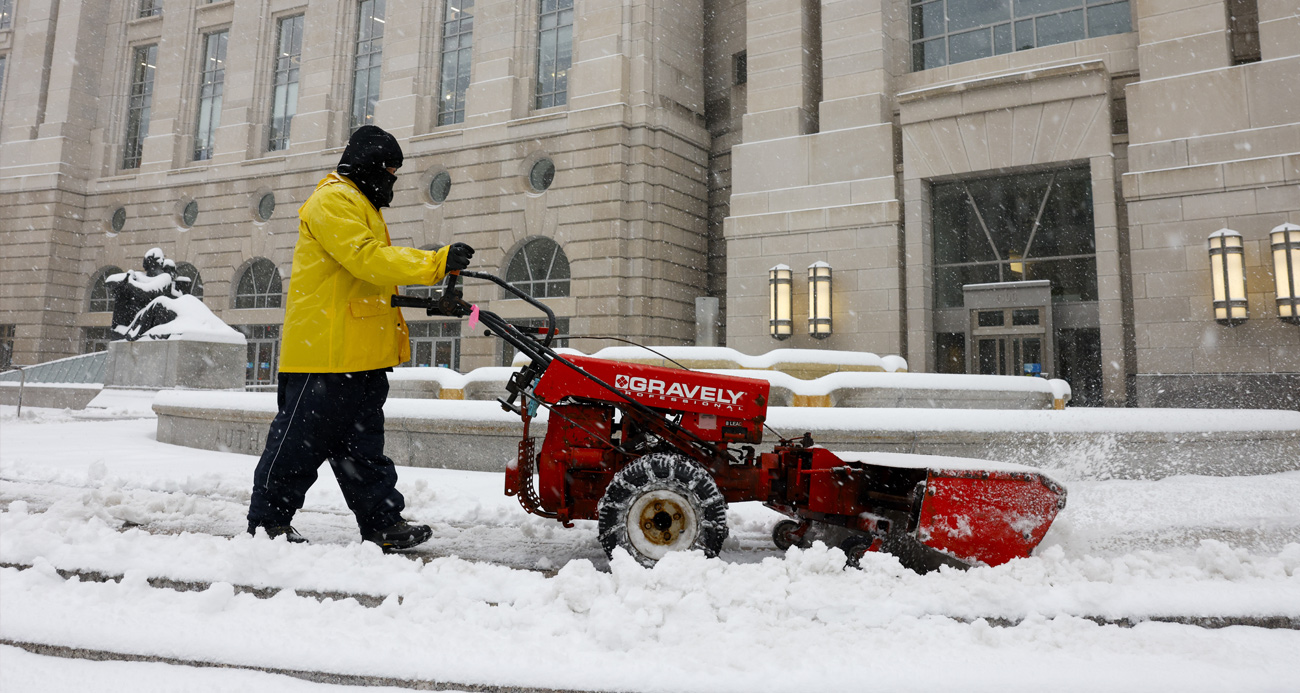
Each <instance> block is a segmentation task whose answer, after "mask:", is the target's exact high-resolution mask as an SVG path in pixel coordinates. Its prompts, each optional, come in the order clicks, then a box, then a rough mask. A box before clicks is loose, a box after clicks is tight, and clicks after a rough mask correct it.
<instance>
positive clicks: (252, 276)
mask: <svg viewBox="0 0 1300 693" xmlns="http://www.w3.org/2000/svg"><path fill="white" fill-rule="evenodd" d="M283 292H284V288H283V284H282V283H281V282H280V270H279V269H277V268H276V266H275V263H274V262H271V261H270V260H267V259H266V258H264V257H259V258H257V259H256V260H253V261H252V262H251V263H249V265H248V267H247V268H246V269H245V270H244V273H243V274H241V275H240V276H239V281H238V282H236V283H235V307H236V308H279V307H280V305H281V299H280V294H281V293H283Z"/></svg>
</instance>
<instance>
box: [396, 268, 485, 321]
mask: <svg viewBox="0 0 1300 693" xmlns="http://www.w3.org/2000/svg"><path fill="white" fill-rule="evenodd" d="M458 279H460V273H459V272H452V273H451V275H449V276H448V277H447V286H446V287H445V288H444V289H443V290H442V295H440V296H439V297H438V298H423V297H420V296H402V295H400V294H393V297H392V299H391V300H392V306H393V307H394V308H423V309H424V312H425V314H426V315H445V316H449V317H453V318H463V317H465V316H466V315H469V312H470V310H471V308H472V307H471V306H470V305H469V304H468V303H465V300H464V295H465V294H464V292H463V291H461V290H460V288H459V287H457V286H456V280H458Z"/></svg>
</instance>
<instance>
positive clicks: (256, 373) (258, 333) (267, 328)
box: [231, 325, 280, 385]
mask: <svg viewBox="0 0 1300 693" xmlns="http://www.w3.org/2000/svg"><path fill="white" fill-rule="evenodd" d="M231 327H234V328H235V329H236V330H239V331H240V332H242V333H244V339H245V340H247V341H248V361H247V364H246V366H245V370H244V384H245V385H274V384H275V380H276V377H277V376H278V375H279V374H280V326H279V325H232V326H231Z"/></svg>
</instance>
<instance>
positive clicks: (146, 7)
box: [135, 0, 163, 17]
mask: <svg viewBox="0 0 1300 693" xmlns="http://www.w3.org/2000/svg"><path fill="white" fill-rule="evenodd" d="M162 4H163V0H140V10H139V12H137V13H136V15H135V16H137V17H156V16H158V15H160V14H162Z"/></svg>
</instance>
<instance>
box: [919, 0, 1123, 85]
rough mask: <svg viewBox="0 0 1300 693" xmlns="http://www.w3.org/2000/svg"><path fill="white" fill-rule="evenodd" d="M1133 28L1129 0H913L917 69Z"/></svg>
mask: <svg viewBox="0 0 1300 693" xmlns="http://www.w3.org/2000/svg"><path fill="white" fill-rule="evenodd" d="M1132 30H1133V27H1132V17H1131V15H1130V11H1129V3H1128V0H1121V1H1120V2H1115V1H1114V0H912V69H913V70H929V69H931V68H935V67H942V66H944V65H952V64H954V63H960V62H964V61H967V60H975V59H977V58H985V57H988V56H991V55H1001V54H1003V53H1010V52H1012V51H1023V50H1027V49H1030V48H1037V47H1039V46H1050V45H1053V44H1057V43H1065V42H1067V41H1078V40H1080V39H1084V38H1091V37H1094V36H1108V35H1110V34H1121V33H1124V32H1128V31H1132Z"/></svg>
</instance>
